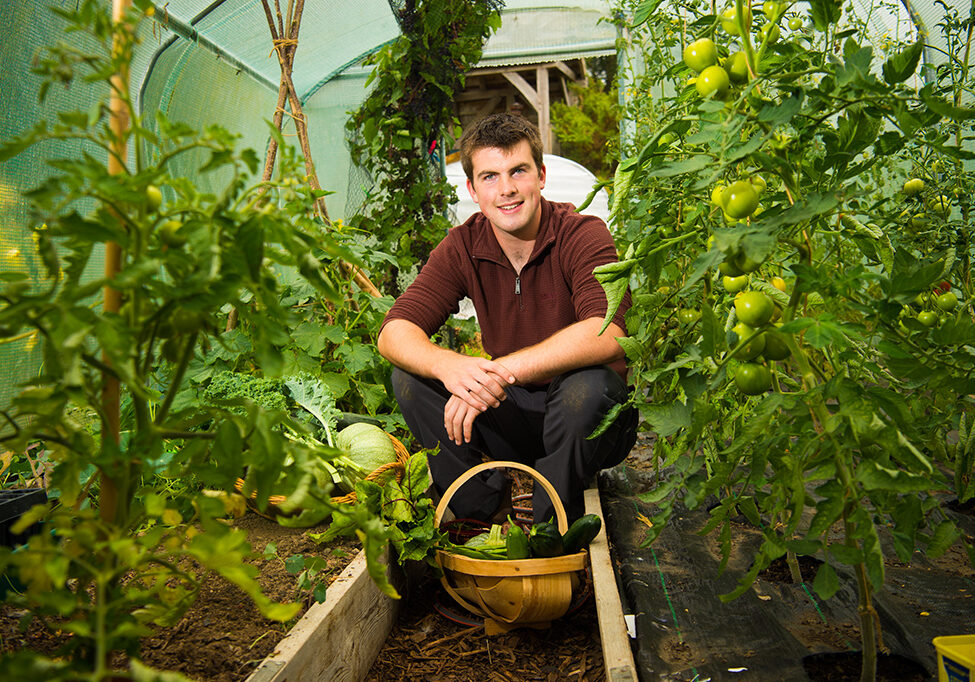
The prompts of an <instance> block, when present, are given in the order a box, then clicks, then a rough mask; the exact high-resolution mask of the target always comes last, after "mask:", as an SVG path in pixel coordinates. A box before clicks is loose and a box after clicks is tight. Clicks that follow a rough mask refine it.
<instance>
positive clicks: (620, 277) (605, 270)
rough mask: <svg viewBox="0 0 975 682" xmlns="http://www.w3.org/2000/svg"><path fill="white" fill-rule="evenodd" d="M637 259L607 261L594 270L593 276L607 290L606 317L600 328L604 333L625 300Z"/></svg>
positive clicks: (600, 331)
mask: <svg viewBox="0 0 975 682" xmlns="http://www.w3.org/2000/svg"><path fill="white" fill-rule="evenodd" d="M636 263H637V261H636V260H635V259H630V260H625V261H617V262H616V263H606V264H605V265H600V266H598V267H597V268H596V269H594V270H593V271H592V274H593V277H595V278H596V281H597V282H599V284H600V285H601V286H602V287H603V291H605V292H606V317H605V318H603V326H602V328H601V329H600V330H599V333H600V334H602V333H603V332H604V331H606V327H608V326H609V323H610V322H612V321H613V316H614V315H615V314H616V311H617V310H618V309H619V307H620V303H622V302H623V297H624V296H625V295H626V289H627V287H628V286H629V283H630V272H631V271H632V270H633V268H634V266H635V265H636Z"/></svg>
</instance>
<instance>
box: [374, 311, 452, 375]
mask: <svg viewBox="0 0 975 682" xmlns="http://www.w3.org/2000/svg"><path fill="white" fill-rule="evenodd" d="M376 347H377V348H378V349H379V353H380V355H382V356H383V357H384V358H386V359H387V360H389V361H390V362H391V363H393V364H394V365H396V366H397V367H399V368H400V369H403V370H405V371H407V372H410V373H411V374H416V375H418V376H422V377H426V378H428V379H438V378H439V377H438V375H437V372H436V368H437V367H438V365H439V364H441V363H442V362H443V358H444V354H453V351H451V350H449V349H447V348H442V347H440V346H438V345H436V344H435V343H433V341H431V340H430V338H429V337H428V336H427V335H426V333H425V332H424V331H423V330H422V329H421V328H420V327H419V326H418V325H416V324H414V323H412V322H409V321H408V320H392V321H390V322H389V323H388V324H387V325H386V326H385V327H383V330H382V332H381V333H380V334H379V338H378V339H377V340H376Z"/></svg>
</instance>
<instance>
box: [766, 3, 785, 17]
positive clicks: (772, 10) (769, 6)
mask: <svg viewBox="0 0 975 682" xmlns="http://www.w3.org/2000/svg"><path fill="white" fill-rule="evenodd" d="M783 9H784V7H783V3H781V2H763V3H762V13H763V14H764V15H765V17H766V18H767V19H768V20H769V21H778V19H779V17H780V16H782V10H783Z"/></svg>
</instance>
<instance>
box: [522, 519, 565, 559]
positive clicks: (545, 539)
mask: <svg viewBox="0 0 975 682" xmlns="http://www.w3.org/2000/svg"><path fill="white" fill-rule="evenodd" d="M528 544H529V546H530V547H531V550H532V556H537V557H553V556H560V555H561V554H562V551H563V549H562V533H560V532H559V529H558V528H556V527H555V524H553V523H551V522H549V521H542V522H541V523H536V524H535V525H534V526H532V527H531V530H529V531H528Z"/></svg>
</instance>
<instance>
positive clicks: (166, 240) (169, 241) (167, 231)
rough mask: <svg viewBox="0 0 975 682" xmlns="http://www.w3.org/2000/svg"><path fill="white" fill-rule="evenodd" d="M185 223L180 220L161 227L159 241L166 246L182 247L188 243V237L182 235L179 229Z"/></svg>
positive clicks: (167, 222)
mask: <svg viewBox="0 0 975 682" xmlns="http://www.w3.org/2000/svg"><path fill="white" fill-rule="evenodd" d="M181 227H183V223H181V222H179V221H178V220H167V221H166V222H164V223H163V224H162V225H160V226H159V239H161V240H162V243H163V244H165V245H166V246H172V247H180V246H182V245H183V244H185V243H186V235H185V234H182V233H180V231H179V229H180V228H181Z"/></svg>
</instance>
